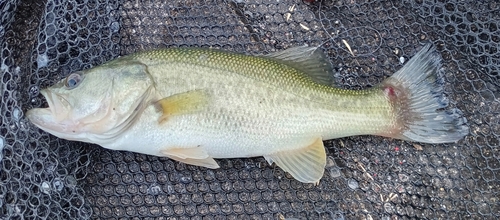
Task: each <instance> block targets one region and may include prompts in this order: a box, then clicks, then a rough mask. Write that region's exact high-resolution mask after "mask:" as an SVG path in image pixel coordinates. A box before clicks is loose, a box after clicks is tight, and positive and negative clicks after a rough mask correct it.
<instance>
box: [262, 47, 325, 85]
mask: <svg viewBox="0 0 500 220" xmlns="http://www.w3.org/2000/svg"><path fill="white" fill-rule="evenodd" d="M265 57H268V58H273V59H276V60H279V61H281V62H283V63H285V64H287V65H289V66H292V67H294V68H296V69H298V70H300V71H302V72H303V73H304V74H306V75H308V76H309V77H311V79H312V80H313V81H314V82H317V83H321V84H325V85H331V84H332V83H333V67H332V65H331V64H330V62H329V61H328V58H327V57H326V56H325V53H323V51H322V50H321V49H320V48H319V47H310V46H307V45H304V46H298V47H292V48H289V49H286V50H283V51H278V52H274V53H270V54H267V55H265Z"/></svg>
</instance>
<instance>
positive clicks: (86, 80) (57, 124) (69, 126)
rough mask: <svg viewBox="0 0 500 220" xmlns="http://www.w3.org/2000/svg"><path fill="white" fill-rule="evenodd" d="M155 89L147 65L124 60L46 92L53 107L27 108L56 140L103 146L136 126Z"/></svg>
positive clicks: (31, 117)
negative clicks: (58, 138)
mask: <svg viewBox="0 0 500 220" xmlns="http://www.w3.org/2000/svg"><path fill="white" fill-rule="evenodd" d="M153 88H154V83H153V80H152V79H151V76H150V74H149V73H148V71H147V67H146V66H145V65H144V64H142V63H140V62H137V61H134V60H130V59H127V57H123V58H119V59H117V60H114V61H111V62H109V63H107V64H104V65H102V66H98V67H94V68H91V69H88V70H85V71H78V72H75V73H72V74H70V75H69V76H68V77H66V78H65V79H63V80H61V81H60V82H58V83H56V84H55V85H53V86H51V87H49V88H47V89H44V90H42V91H41V93H42V95H43V96H44V97H45V98H46V99H47V102H48V104H49V108H46V109H42V108H36V109H32V110H29V111H28V112H27V117H28V119H29V120H30V121H31V122H33V123H34V124H35V125H36V126H38V127H40V128H41V129H42V130H45V131H47V132H49V133H51V134H53V135H55V136H57V137H60V138H64V139H68V140H78V141H85V142H91V143H97V144H103V143H105V142H109V141H113V139H114V138H116V137H117V136H118V135H119V134H121V133H122V132H123V131H125V130H126V129H128V128H129V127H130V126H131V125H133V123H134V122H135V121H136V120H137V119H138V118H139V117H140V115H141V113H142V111H143V110H144V109H145V108H146V107H147V105H148V104H149V102H150V99H151V96H152V93H153Z"/></svg>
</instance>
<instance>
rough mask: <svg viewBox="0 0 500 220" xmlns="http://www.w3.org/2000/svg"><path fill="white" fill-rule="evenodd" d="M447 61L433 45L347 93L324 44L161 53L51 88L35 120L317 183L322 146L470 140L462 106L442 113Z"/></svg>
mask: <svg viewBox="0 0 500 220" xmlns="http://www.w3.org/2000/svg"><path fill="white" fill-rule="evenodd" d="M440 61H441V59H440V58H439V56H438V55H437V53H436V52H435V51H434V48H433V47H432V46H430V45H427V46H426V47H424V48H423V49H422V50H421V51H420V52H419V53H417V54H416V55H415V56H414V58H412V59H411V60H410V61H409V62H408V63H407V64H406V65H405V66H404V67H403V68H402V69H401V70H399V71H398V72H396V73H395V74H394V75H393V76H392V77H390V78H388V79H386V80H385V81H383V82H382V83H381V84H380V85H378V86H375V87H373V88H369V89H366V90H345V89H340V88H336V87H333V86H331V85H330V84H331V78H330V76H332V75H333V74H332V68H331V65H330V64H329V62H328V61H327V60H326V57H325V56H324V54H323V53H322V51H321V50H320V49H318V48H317V47H307V46H301V47H295V48H290V49H288V50H285V51H281V52H276V53H273V54H269V55H265V56H249V55H244V54H238V53H231V52H227V51H220V50H212V49H204V48H170V49H158V50H152V51H145V52H140V53H136V54H132V55H129V56H125V57H121V58H118V59H116V60H113V61H110V62H108V63H106V64H103V65H101V66H98V67H94V68H91V69H88V70H84V71H79V72H77V73H74V74H71V75H70V76H68V78H66V79H65V80H63V81H61V82H59V83H58V84H56V85H54V86H52V87H50V88H48V89H45V90H43V91H42V94H43V95H44V96H45V97H46V98H47V101H48V103H49V108H48V109H32V110H30V111H28V113H27V117H28V118H29V119H30V120H31V121H32V122H33V123H34V124H35V125H37V126H38V127H40V128H41V129H43V130H45V131H47V132H49V133H51V134H53V135H55V136H58V137H61V138H64V139H68V140H76V141H84V142H89V143H96V144H99V145H101V146H103V147H105V148H108V149H114V150H127V151H133V152H138V153H144V154H149V155H156V156H167V157H170V158H172V159H174V160H178V161H181V162H185V163H188V164H193V165H199V166H205V167H209V168H217V167H218V164H217V163H216V162H215V160H213V158H237V157H255V156H264V157H265V158H266V160H267V161H268V162H270V163H272V162H274V163H276V164H277V165H278V166H280V167H281V168H282V169H284V170H285V171H287V172H290V174H291V175H292V176H294V177H295V178H296V179H297V180H299V181H301V182H307V183H317V182H318V181H319V179H320V178H321V177H322V176H323V171H324V166H325V164H326V154H325V151H324V146H323V142H322V140H327V139H333V138H340V137H346V136H353V135H381V136H386V137H392V138H399V139H404V140H410V141H418V142H426V143H446V142H454V141H457V140H459V139H461V138H462V137H463V136H465V135H466V134H467V133H468V127H467V125H466V120H465V118H464V117H463V116H462V114H461V112H460V111H459V110H458V109H451V110H448V111H438V109H442V108H444V107H446V106H447V104H448V103H447V99H446V98H445V97H444V95H443V92H442V84H441V81H440V79H441V77H442V76H441V73H440V71H441V70H440ZM75 74H76V75H75ZM75 79H76V80H75ZM78 79H80V81H78ZM68 82H70V83H68ZM74 82H78V83H76V86H73V84H74ZM68 86H71V88H68Z"/></svg>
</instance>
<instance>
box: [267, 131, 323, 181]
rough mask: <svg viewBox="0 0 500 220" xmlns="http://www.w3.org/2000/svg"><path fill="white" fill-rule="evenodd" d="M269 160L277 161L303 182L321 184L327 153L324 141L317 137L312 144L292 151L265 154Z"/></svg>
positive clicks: (282, 167) (277, 163)
mask: <svg viewBox="0 0 500 220" xmlns="http://www.w3.org/2000/svg"><path fill="white" fill-rule="evenodd" d="M264 158H266V160H267V162H269V163H270V164H272V163H273V162H274V163H276V165H278V166H279V167H281V169H283V170H284V171H286V172H288V173H290V174H291V175H292V176H293V177H294V178H295V179H297V180H298V181H300V182H303V183H314V184H316V185H317V184H319V180H320V179H321V177H323V173H324V171H325V165H326V153H325V147H324V145H323V141H322V140H321V138H317V139H316V140H315V141H314V143H312V144H311V145H309V146H307V147H304V148H301V149H297V150H290V151H281V152H277V153H274V154H271V155H267V156H264Z"/></svg>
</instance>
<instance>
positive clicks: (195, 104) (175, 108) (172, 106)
mask: <svg viewBox="0 0 500 220" xmlns="http://www.w3.org/2000/svg"><path fill="white" fill-rule="evenodd" d="M156 104H157V105H158V106H159V107H160V108H161V110H162V111H163V115H162V116H161V117H160V118H159V119H158V123H160V124H161V123H163V122H165V121H166V120H168V118H169V117H171V116H174V115H182V114H190V113H194V112H198V111H200V110H202V109H203V108H205V107H206V106H207V104H208V95H207V94H206V93H205V92H204V91H202V90H193V91H189V92H184V93H179V94H175V95H172V96H169V97H166V98H163V99H160V100H159V101H158V102H156Z"/></svg>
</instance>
